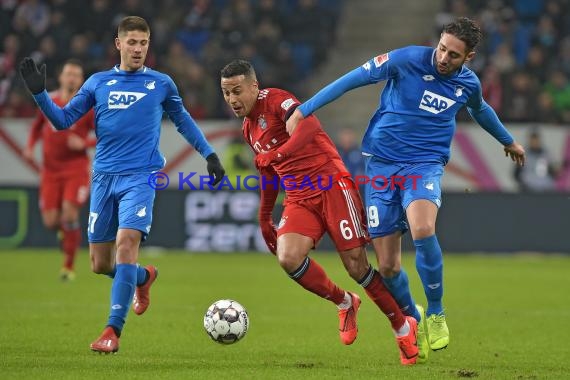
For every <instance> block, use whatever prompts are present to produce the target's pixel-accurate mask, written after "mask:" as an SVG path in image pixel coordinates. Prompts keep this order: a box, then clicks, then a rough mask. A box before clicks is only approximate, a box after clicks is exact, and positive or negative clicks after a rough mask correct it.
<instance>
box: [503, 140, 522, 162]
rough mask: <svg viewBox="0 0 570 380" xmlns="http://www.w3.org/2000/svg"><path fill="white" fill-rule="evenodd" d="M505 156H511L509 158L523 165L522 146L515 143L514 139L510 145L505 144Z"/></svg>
mask: <svg viewBox="0 0 570 380" xmlns="http://www.w3.org/2000/svg"><path fill="white" fill-rule="evenodd" d="M505 156H506V157H511V160H513V161H514V162H516V163H517V164H518V165H519V166H523V165H524V161H525V152H524V148H523V146H522V145H521V144H519V143H517V142H516V141H515V142H513V143H512V144H511V145H507V146H505Z"/></svg>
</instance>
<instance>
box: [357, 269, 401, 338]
mask: <svg viewBox="0 0 570 380" xmlns="http://www.w3.org/2000/svg"><path fill="white" fill-rule="evenodd" d="M358 283H359V284H360V285H361V286H362V287H363V288H364V290H365V291H366V294H368V297H370V299H371V300H372V301H374V303H375V304H376V305H377V306H378V307H379V308H380V310H382V312H383V313H384V314H386V317H388V319H389V320H390V323H391V324H392V329H394V330H396V331H397V330H399V329H400V328H401V327H402V326H403V325H404V323H405V322H406V319H405V317H404V314H402V311H401V310H400V307H399V306H398V304H397V303H396V301H395V300H394V297H392V294H390V292H389V291H388V289H387V288H386V286H385V285H384V283H383V282H382V278H381V277H380V273H378V272H377V271H376V270H374V269H372V267H370V268H369V269H368V272H367V273H366V275H364V277H363V278H362V280H360V281H358Z"/></svg>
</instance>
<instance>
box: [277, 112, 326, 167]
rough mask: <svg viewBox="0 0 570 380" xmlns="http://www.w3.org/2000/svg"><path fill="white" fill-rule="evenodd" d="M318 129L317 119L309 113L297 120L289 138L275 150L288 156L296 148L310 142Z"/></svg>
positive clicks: (319, 125)
mask: <svg viewBox="0 0 570 380" xmlns="http://www.w3.org/2000/svg"><path fill="white" fill-rule="evenodd" d="M320 130H321V124H320V123H319V120H318V119H317V118H316V117H315V116H313V115H310V116H309V117H306V118H304V119H303V120H301V121H300V122H299V125H298V126H297V128H295V132H293V134H292V135H291V138H289V140H287V142H286V143H285V144H283V145H281V146H280V147H279V149H277V150H278V151H279V153H281V154H282V155H284V156H285V157H287V156H290V155H291V154H293V153H294V152H295V151H296V150H298V149H300V148H302V147H304V146H306V145H308V144H310V143H311V142H312V141H313V139H314V138H315V136H316V134H317V133H318V132H319V131H320Z"/></svg>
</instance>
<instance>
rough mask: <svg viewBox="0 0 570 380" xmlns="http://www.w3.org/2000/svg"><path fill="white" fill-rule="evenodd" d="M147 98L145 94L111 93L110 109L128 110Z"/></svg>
mask: <svg viewBox="0 0 570 380" xmlns="http://www.w3.org/2000/svg"><path fill="white" fill-rule="evenodd" d="M145 96H146V94H145V93H144V92H131V91H111V92H110V93H109V103H108V104H109V109H121V110H124V109H127V108H129V107H130V106H132V105H133V104H135V103H136V102H138V101H139V100H141V99H142V98H144V97H145Z"/></svg>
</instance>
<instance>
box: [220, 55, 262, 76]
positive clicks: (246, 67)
mask: <svg viewBox="0 0 570 380" xmlns="http://www.w3.org/2000/svg"><path fill="white" fill-rule="evenodd" d="M220 75H221V76H222V78H231V77H235V76H238V75H245V76H246V77H249V78H253V79H255V70H254V69H253V66H252V65H251V63H249V62H248V61H246V60H243V59H236V60H233V61H231V62H230V63H228V64H227V65H225V66H224V68H223V69H222V70H221V71H220Z"/></svg>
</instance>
